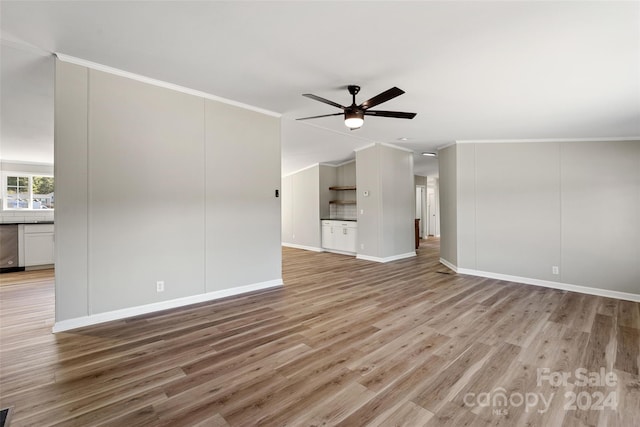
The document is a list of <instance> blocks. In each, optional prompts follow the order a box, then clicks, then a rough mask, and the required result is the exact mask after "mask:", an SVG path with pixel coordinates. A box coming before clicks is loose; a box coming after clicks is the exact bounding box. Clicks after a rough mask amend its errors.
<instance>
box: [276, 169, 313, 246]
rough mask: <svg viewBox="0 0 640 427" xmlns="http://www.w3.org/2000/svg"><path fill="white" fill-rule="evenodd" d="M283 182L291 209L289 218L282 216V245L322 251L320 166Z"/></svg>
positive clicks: (284, 196)
mask: <svg viewBox="0 0 640 427" xmlns="http://www.w3.org/2000/svg"><path fill="white" fill-rule="evenodd" d="M282 182H283V187H282V188H283V201H285V203H286V207H287V209H288V210H289V212H288V213H287V215H283V217H282V224H283V226H282V229H283V233H282V243H285V244H290V245H297V246H304V247H308V248H313V249H319V248H320V247H321V241H320V240H321V239H320V176H319V165H314V166H313V167H310V168H307V169H304V170H302V171H300V172H297V173H295V174H293V175H289V176H286V177H284V178H282ZM285 191H286V194H284V192H285Z"/></svg>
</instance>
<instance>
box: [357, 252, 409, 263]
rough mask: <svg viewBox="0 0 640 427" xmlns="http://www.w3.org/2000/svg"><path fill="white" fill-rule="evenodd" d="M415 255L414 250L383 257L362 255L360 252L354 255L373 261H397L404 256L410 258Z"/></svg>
mask: <svg viewBox="0 0 640 427" xmlns="http://www.w3.org/2000/svg"><path fill="white" fill-rule="evenodd" d="M414 256H416V252H415V251H413V252H407V253H406V254H399V255H393V256H388V257H385V258H380V257H375V256H370V255H362V254H358V255H357V256H356V258H357V259H362V260H365V261H374V262H383V263H384V262H391V261H397V260H399V259H405V258H411V257H414Z"/></svg>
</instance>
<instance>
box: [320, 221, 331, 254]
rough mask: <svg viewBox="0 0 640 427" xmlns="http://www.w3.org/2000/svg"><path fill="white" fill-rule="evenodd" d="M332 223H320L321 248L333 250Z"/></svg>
mask: <svg viewBox="0 0 640 427" xmlns="http://www.w3.org/2000/svg"><path fill="white" fill-rule="evenodd" d="M333 240H334V239H333V221H322V247H323V248H325V249H329V248H333V245H334V243H333Z"/></svg>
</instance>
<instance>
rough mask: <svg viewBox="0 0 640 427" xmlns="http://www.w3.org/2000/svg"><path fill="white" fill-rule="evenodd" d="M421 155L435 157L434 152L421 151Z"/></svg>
mask: <svg viewBox="0 0 640 427" xmlns="http://www.w3.org/2000/svg"><path fill="white" fill-rule="evenodd" d="M422 155H423V156H427V157H435V156H436V153H422Z"/></svg>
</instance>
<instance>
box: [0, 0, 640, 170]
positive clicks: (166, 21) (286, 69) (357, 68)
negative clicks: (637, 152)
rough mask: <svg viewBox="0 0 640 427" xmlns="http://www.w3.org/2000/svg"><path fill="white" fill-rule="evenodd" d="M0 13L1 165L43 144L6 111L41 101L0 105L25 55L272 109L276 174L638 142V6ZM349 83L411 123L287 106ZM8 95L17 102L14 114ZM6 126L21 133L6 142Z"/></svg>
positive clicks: (146, 7)
mask: <svg viewBox="0 0 640 427" xmlns="http://www.w3.org/2000/svg"><path fill="white" fill-rule="evenodd" d="M1 8H2V10H1V12H2V16H1V25H0V27H1V28H2V38H3V40H4V42H3V45H2V47H3V52H2V55H3V56H2V59H3V65H2V73H3V76H2V89H3V94H2V102H3V106H2V107H3V112H2V121H3V123H2V125H3V131H2V137H3V147H2V150H3V154H2V156H3V158H9V154H6V155H5V154H4V153H13V151H11V150H14V149H13V148H12V147H14V146H15V145H16V144H20V145H21V146H23V149H22V151H24V152H26V151H27V149H26V148H24V147H30V146H31V145H33V148H34V150H33V151H34V153H38V152H41V151H42V149H41V146H42V141H43V139H44V138H49V139H51V136H52V125H51V124H48V125H44V124H43V123H44V122H48V123H50V122H51V121H52V120H51V119H52V116H51V114H50V113H46V114H44V113H42V114H39V115H38V117H37V118H34V119H33V120H31V119H27V118H25V119H24V120H23V121H22V122H20V121H19V120H16V117H13V118H11V114H5V111H6V110H7V108H9V110H11V106H12V105H16V106H21V105H22V106H25V105H26V106H29V105H30V106H31V107H34V105H33V104H34V102H33V99H36V98H37V99H38V100H39V103H38V102H36V103H35V104H36V105H40V106H42V105H50V104H47V102H49V101H46V100H45V99H42V98H41V97H42V96H44V95H45V93H44V92H46V95H51V91H50V90H49V91H48V92H47V90H44V89H42V90H41V91H40V92H42V93H36V94H34V93H26V92H28V89H29V88H25V87H22V90H21V91H17V90H14V91H13V92H12V93H10V94H9V95H6V96H5V91H9V92H11V89H10V88H11V85H12V84H13V82H8V79H9V77H11V78H14V79H15V80H17V81H20V80H22V81H25V78H26V75H24V74H22V70H25V69H26V68H28V67H29V64H28V63H27V61H24V60H22V62H20V61H21V60H20V58H19V56H20V54H19V53H18V54H16V52H19V49H15V47H16V46H18V45H22V46H25V45H29V46H32V48H30V49H29V52H30V54H31V55H32V57H33V58H35V59H33V63H34V64H35V63H36V62H38V63H39V64H40V67H41V69H48V68H46V67H49V65H47V64H46V59H43V57H42V56H38V55H37V52H38V50H39V49H40V50H42V51H45V52H60V53H64V54H67V55H70V56H74V57H78V58H82V59H85V60H88V61H93V62H97V63H100V64H104V65H108V66H111V67H115V68H119V69H122V70H126V71H129V72H133V73H137V74H141V75H144V76H148V77H152V78H155V79H159V80H163V81H167V82H171V83H175V84H178V85H182V86H185V87H188V88H192V89H197V90H200V91H203V92H207V93H211V94H214V95H217V96H221V97H224V98H229V99H232V100H236V101H239V102H243V103H246V104H250V105H254V106H257V107H260V108H264V109H267V110H271V111H275V112H279V113H282V114H283V117H284V120H283V142H282V145H283V146H282V150H283V173H284V174H286V173H289V172H292V171H294V170H297V169H300V168H303V167H305V166H308V165H309V164H313V163H317V162H334V163H339V162H341V161H344V160H345V159H348V158H349V157H352V156H353V149H354V148H357V147H362V146H364V145H367V144H369V143H371V142H385V143H394V144H397V145H399V146H403V147H406V148H409V149H412V150H415V151H416V153H420V152H422V151H435V150H436V148H437V147H439V146H443V145H445V144H448V143H451V142H453V141H456V140H470V139H473V140H496V139H545V138H603V137H634V136H638V135H640V3H639V2H615V1H608V2H582V1H572V2H567V1H559V2H552V1H546V2H503V1H500V2H481V1H475V2H457V1H455V2H454V1H451V2H415V1H413V2H397V1H388V2H362V1H356V2H346V1H340V2H306V1H286V2H265V1H259V2H239V1H233V2H213V1H208V2H186V1H170V2H165V1H158V2H99V1H84V2H74V1H72V2H61V1H46V2H32V1H29V2H24V1H22V2H17V1H16V2H8V1H3V2H2V3H1ZM7 52H9V53H13V54H14V55H11V54H7ZM23 52H24V51H23ZM16 56H17V57H18V58H17V59H16V58H14V59H16V61H17V62H16V63H15V64H13V63H9V64H7V65H6V66H5V62H7V60H6V57H16ZM23 59H24V58H23ZM32 65H33V64H32ZM33 66H35V65H33ZM5 73H6V74H7V77H6V78H5ZM36 74H37V73H36ZM32 77H33V79H34V80H35V81H37V80H38V78H41V77H42V76H39V77H36V76H32ZM347 84H358V85H360V86H361V87H362V90H361V92H360V94H359V95H358V97H357V99H358V101H364V100H366V99H368V98H370V97H372V96H374V95H376V94H378V93H379V92H382V91H383V90H386V89H388V88H390V87H392V86H398V87H400V88H401V89H403V90H405V91H406V93H405V94H404V95H402V96H400V97H398V98H395V99H393V100H391V101H389V102H387V103H385V104H382V105H381V106H380V107H378V108H379V109H384V110H400V111H410V112H416V113H418V115H417V117H416V118H415V119H413V120H400V119H389V118H381V117H367V118H366V120H365V124H364V127H363V128H362V129H359V130H357V131H349V130H348V129H347V128H346V127H345V126H344V124H343V123H342V120H341V119H340V117H328V118H322V119H317V120H313V121H309V122H296V121H294V120H293V119H295V118H298V117H304V116H310V115H319V114H329V113H333V112H337V111H338V110H334V109H333V108H332V107H331V106H328V105H325V104H322V103H319V102H316V101H313V100H310V99H307V98H304V97H302V96H301V94H303V93H313V94H316V95H319V96H321V97H324V98H328V99H331V100H333V101H336V102H338V103H340V104H343V105H344V104H348V103H349V102H350V99H349V94H348V93H347V91H346V85H347ZM15 87H17V85H16V86H15ZM35 92H37V91H35ZM18 96H27V97H28V96H31V101H25V102H22V103H20V102H17V103H14V101H13V98H14V97H18ZM34 97H36V98H34ZM45 98H46V97H45ZM43 103H44V104H43ZM36 110H37V107H36ZM14 116H15V115H14ZM17 122H20V124H21V125H22V126H25V127H26V130H22V131H16V132H13V131H12V130H11V129H9V130H7V131H5V127H7V126H8V127H13V126H14V125H16V123H17ZM7 135H14V136H13V137H11V138H8V139H7V140H6V141H5V137H6V136H7ZM401 137H406V138H409V139H408V140H407V141H399V138H401ZM39 147H40V148H39ZM14 151H15V153H18V152H19V151H20V150H18V149H16V150H14ZM11 155H14V154H11ZM15 155H17V154H15ZM21 155H22V154H21ZM41 155H42V153H41V154H39V155H38V154H34V156H35V157H38V156H41ZM35 157H34V158H35ZM38 158H40V157H38ZM436 171H437V160H434V159H426V158H423V157H421V156H416V172H417V173H419V174H421V175H427V174H432V173H437V172H436Z"/></svg>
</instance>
